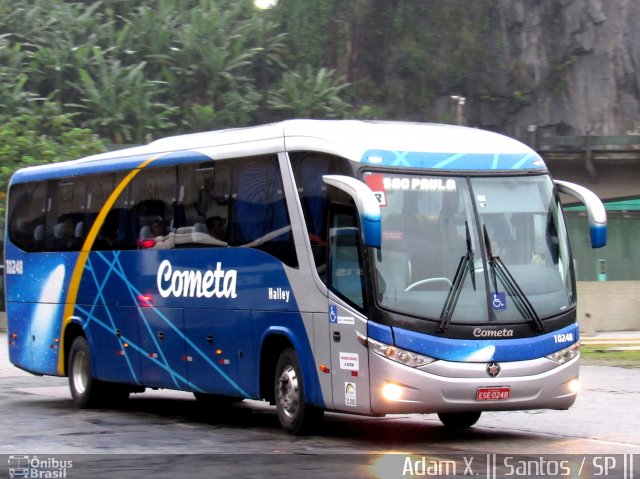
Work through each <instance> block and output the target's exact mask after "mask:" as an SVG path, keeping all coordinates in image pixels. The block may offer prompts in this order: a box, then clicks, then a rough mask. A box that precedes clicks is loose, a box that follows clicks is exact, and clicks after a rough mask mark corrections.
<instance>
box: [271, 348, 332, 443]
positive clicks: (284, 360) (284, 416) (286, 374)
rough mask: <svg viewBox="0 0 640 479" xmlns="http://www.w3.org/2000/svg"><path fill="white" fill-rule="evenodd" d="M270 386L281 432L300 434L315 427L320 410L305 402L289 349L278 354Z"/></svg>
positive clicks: (297, 363)
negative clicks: (273, 393) (272, 383)
mask: <svg viewBox="0 0 640 479" xmlns="http://www.w3.org/2000/svg"><path fill="white" fill-rule="evenodd" d="M274 387H275V398H276V409H277V411H278V419H279V420H280V425H281V426H282V428H283V429H284V430H285V431H287V432H289V433H291V434H296V435H302V434H307V433H309V432H311V431H312V430H313V429H314V428H315V427H317V426H318V424H319V423H320V422H321V420H322V417H323V414H324V411H323V410H322V409H320V408H317V407H314V406H311V405H309V404H307V403H306V402H305V395H304V384H303V381H302V373H301V369H300V361H299V360H298V356H297V355H296V353H295V351H294V350H293V349H291V348H287V349H285V350H284V351H282V353H281V354H280V358H279V359H278V363H277V365H276V374H275V385H274Z"/></svg>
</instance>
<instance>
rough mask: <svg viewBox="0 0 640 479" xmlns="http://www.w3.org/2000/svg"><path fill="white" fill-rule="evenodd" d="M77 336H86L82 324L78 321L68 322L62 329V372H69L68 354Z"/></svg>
mask: <svg viewBox="0 0 640 479" xmlns="http://www.w3.org/2000/svg"><path fill="white" fill-rule="evenodd" d="M78 336H82V337H84V338H86V336H85V334H84V330H83V329H82V326H80V325H79V324H78V323H69V325H68V326H67V327H66V328H65V330H64V341H63V344H64V352H63V354H64V374H65V376H67V375H68V374H69V354H70V352H71V346H72V345H73V342H74V341H75V340H76V338H77V337H78Z"/></svg>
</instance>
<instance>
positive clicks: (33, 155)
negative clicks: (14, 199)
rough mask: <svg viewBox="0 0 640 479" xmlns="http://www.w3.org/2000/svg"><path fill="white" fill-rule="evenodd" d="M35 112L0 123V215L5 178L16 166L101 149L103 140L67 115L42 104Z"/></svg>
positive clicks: (6, 180) (30, 164)
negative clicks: (77, 125) (77, 124)
mask: <svg viewBox="0 0 640 479" xmlns="http://www.w3.org/2000/svg"><path fill="white" fill-rule="evenodd" d="M38 110H39V111H38V112H37V113H38V114H24V115H18V116H13V117H11V118H8V119H7V120H6V121H3V122H2V123H0V200H2V201H0V218H1V219H2V220H4V197H5V194H6V193H5V192H6V191H7V185H8V183H9V178H10V177H11V175H12V174H13V172H14V171H15V170H17V169H19V168H24V167H27V166H34V165H39V164H42V163H55V162H59V161H64V160H73V159H76V158H81V157H83V156H87V155H91V154H94V153H100V152H103V151H105V145H104V142H103V141H102V140H101V139H100V138H99V137H98V136H96V135H95V134H93V133H92V132H91V131H90V130H87V129H83V128H77V127H74V125H73V120H72V117H71V115H69V114H61V113H60V110H59V107H58V106H57V105H55V104H52V103H45V104H44V105H41V106H40V107H39V108H38Z"/></svg>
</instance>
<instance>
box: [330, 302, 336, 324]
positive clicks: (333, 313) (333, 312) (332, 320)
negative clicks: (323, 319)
mask: <svg viewBox="0 0 640 479" xmlns="http://www.w3.org/2000/svg"><path fill="white" fill-rule="evenodd" d="M329 322H330V323H334V324H336V323H337V322H338V307H337V306H336V305H334V304H332V305H330V306H329Z"/></svg>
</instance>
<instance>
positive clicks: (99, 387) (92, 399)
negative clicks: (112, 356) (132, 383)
mask: <svg viewBox="0 0 640 479" xmlns="http://www.w3.org/2000/svg"><path fill="white" fill-rule="evenodd" d="M67 371H68V373H69V389H70V390H71V397H72V398H73V402H74V404H75V405H76V407H78V408H79V409H91V408H95V407H100V406H112V405H120V404H121V403H122V402H124V401H126V400H127V399H128V398H129V392H130V389H129V388H128V387H127V386H126V385H123V384H114V383H108V382H105V381H100V380H98V379H95V378H94V377H93V373H92V371H93V368H92V367H91V353H90V351H89V343H87V340H86V339H85V338H84V337H83V336H78V337H77V338H76V339H75V340H74V341H73V343H72V345H71V349H70V350H69V364H68V368H67Z"/></svg>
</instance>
